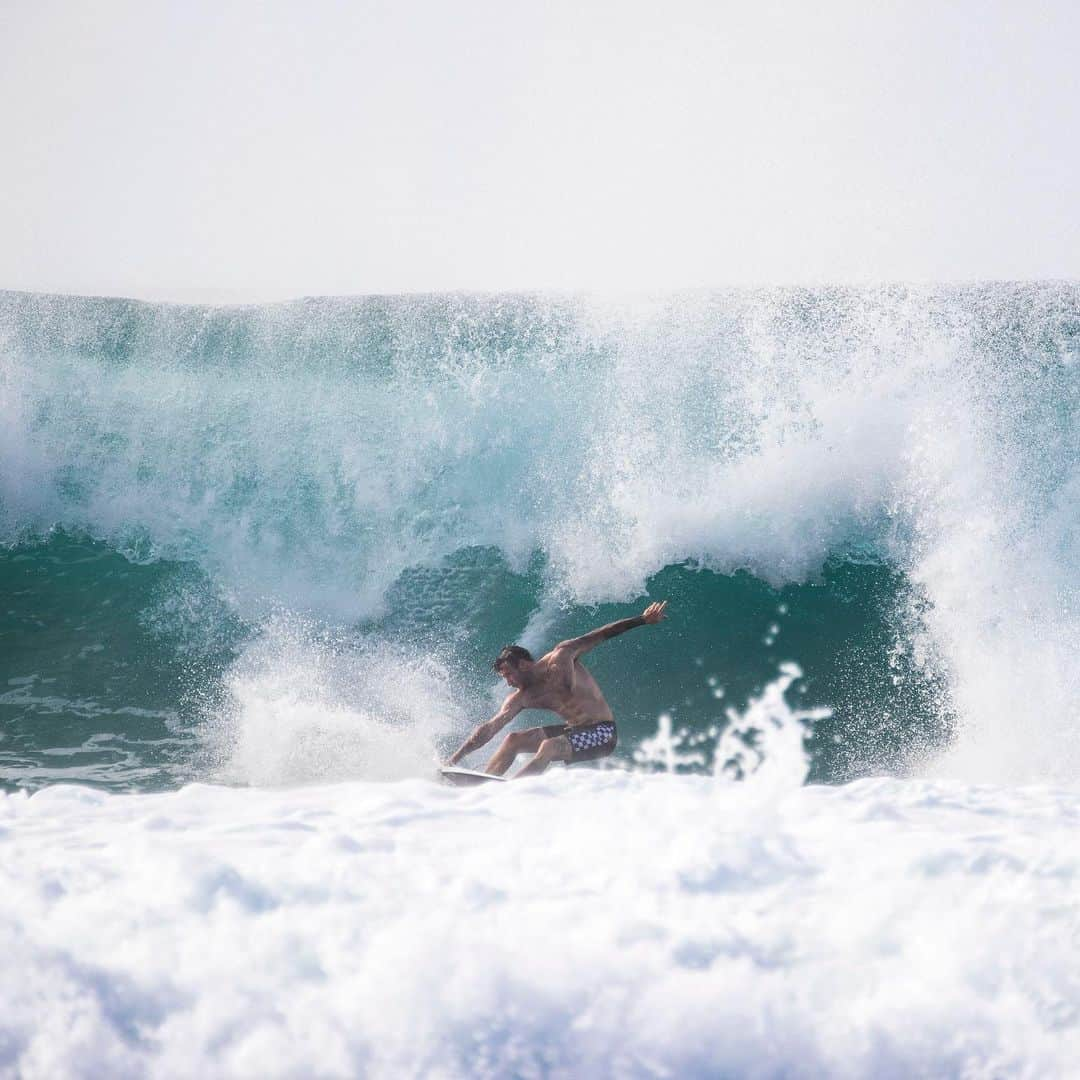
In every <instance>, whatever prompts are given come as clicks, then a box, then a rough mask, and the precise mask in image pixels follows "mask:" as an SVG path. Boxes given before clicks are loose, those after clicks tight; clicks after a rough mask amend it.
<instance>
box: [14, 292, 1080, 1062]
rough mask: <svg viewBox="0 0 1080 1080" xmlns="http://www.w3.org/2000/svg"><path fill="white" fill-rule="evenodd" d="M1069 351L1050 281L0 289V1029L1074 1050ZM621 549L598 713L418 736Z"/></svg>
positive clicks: (370, 1057)
mask: <svg viewBox="0 0 1080 1080" xmlns="http://www.w3.org/2000/svg"><path fill="white" fill-rule="evenodd" d="M1078 361H1080V287H1078V286H1076V285H1072V284H1067V283H1018V284H976V285H971V286H962V287H961V286H947V287H946V286H925V287H909V286H892V287H882V288H873V289H869V288H867V289H826V288H821V289H788V290H781V289H767V290H733V291H727V292H709V293H705V292H695V293H679V294H656V295H647V296H645V295H637V296H622V297H601V296H581V295H573V296H569V295H568V296H529V295H465V294H462V295H454V296H414V297H361V298H313V299H308V300H302V301H295V302H291V303H287V304H274V305H264V306H250V307H235V308H211V307H196V306H183V305H168V304H158V305H151V304H143V303H137V302H134V301H124V300H105V299H90V298H79V297H64V296H45V295H37V294H25V293H0V853H2V857H0V875H2V878H3V888H2V889H0V940H2V942H3V947H4V950H5V954H6V955H7V957H8V958H9V970H10V972H12V973H13V974H12V976H11V977H9V978H8V979H6V980H4V981H3V988H2V990H0V1003H2V1006H3V1007H2V1009H0V1070H2V1072H3V1074H4V1075H11V1076H19V1077H53V1076H58V1075H63V1076H68V1075H70V1076H101V1075H109V1076H161V1077H188V1076H193V1075H200V1076H221V1077H254V1076H259V1077H272V1076H282V1077H292V1076H295V1077H300V1076H327V1077H333V1076H357V1075H365V1076H380V1077H381V1076H386V1077H397V1076H437V1077H447V1078H449V1077H459V1076H492V1077H501V1076H537V1077H540V1076H566V1077H580V1076H593V1075H596V1076H606V1075H610V1076H620V1077H621V1076H626V1077H638V1076H649V1077H653V1076H656V1077H665V1076H671V1077H674V1076H716V1075H735V1076H744V1075H745V1076H760V1077H789V1076H806V1075H808V1076H842V1077H871V1076H873V1077H878V1076H895V1077H901V1076H905V1077H906V1076H912V1075H919V1076H947V1077H953V1076H955V1077H998V1076H1023V1077H1027V1076H1030V1077H1036V1076H1037V1077H1045V1076H1068V1075H1070V1074H1071V1072H1072V1070H1073V1063H1074V1062H1075V1061H1076V1060H1077V1058H1078V1055H1080V977H1078V976H1077V974H1076V973H1077V972H1078V971H1080V904H1078V903H1077V900H1076V895H1077V885H1078V883H1080V842H1078V841H1077V840H1076V829H1077V818H1078V816H1080V790H1078V783H1080V726H1078V725H1080V716H1078V713H1080V706H1078V705H1077V701H1078V700H1080V698H1078V692H1080V668H1078V667H1077V664H1076V662H1075V656H1076V653H1077V645H1078V644H1080V593H1078V586H1080V575H1078V573H1077V566H1078V565H1080V562H1078V558H1077V556H1078V554H1080V552H1078V550H1077V545H1078V531H1077V525H1076V522H1077V520H1078V516H1077V510H1078V501H1080V412H1078V408H1080V367H1078ZM656 599H668V600H669V605H670V606H669V615H670V618H669V620H668V622H666V623H665V624H663V625H662V626H660V627H648V628H641V629H638V630H635V631H634V632H633V633H632V634H628V635H625V636H624V637H621V638H619V639H618V640H616V641H613V642H609V643H606V644H605V645H603V646H602V647H601V648H599V649H597V650H596V651H595V652H594V653H591V654H590V656H589V659H588V661H587V662H588V666H589V667H590V669H591V670H592V671H593V673H594V674H595V675H596V677H597V680H598V682H599V683H600V685H601V686H602V687H603V688H604V691H605V693H606V694H607V696H608V699H609V701H610V703H611V705H612V708H613V710H614V712H615V714H616V716H617V718H618V720H619V725H620V748H619V752H618V754H617V755H616V757H615V758H614V759H612V760H609V761H607V762H604V763H603V764H602V766H601V767H592V766H590V767H578V768H573V769H564V768H557V769H553V770H551V771H550V772H549V773H547V774H545V775H544V776H542V777H539V778H535V779H530V780H527V781H522V782H521V783H520V784H513V783H511V784H507V785H497V786H495V785H493V786H492V787H491V788H481V789H474V790H468V791H466V790H457V789H451V788H447V787H445V786H442V785H440V784H439V783H438V782H437V779H436V766H437V764H438V762H439V761H440V760H442V759H444V758H445V756H446V755H447V754H448V753H449V752H450V751H451V750H453V748H454V747H455V746H456V745H457V744H458V743H459V742H460V740H461V739H462V737H463V736H464V735H465V734H466V733H467V731H468V730H469V729H470V728H471V727H472V726H473V725H475V724H476V723H477V722H478V721H480V720H483V719H486V718H487V717H488V716H490V715H491V713H492V712H493V711H494V709H495V708H496V707H497V705H498V702H499V701H500V700H501V693H502V692H503V691H501V690H500V686H499V685H498V684H497V681H496V680H495V678H494V677H493V676H492V674H491V672H490V661H491V658H492V656H493V655H494V654H495V653H496V652H497V651H498V649H499V648H500V647H501V646H502V645H505V644H507V643H509V642H511V641H517V642H520V643H522V644H524V645H526V646H528V647H529V648H532V649H534V650H535V649H543V648H544V647H545V646H548V645H550V644H553V643H554V642H556V641H558V640H560V639H561V638H564V637H568V636H571V635H573V634H577V633H581V632H583V631H585V630H587V629H590V628H591V627H592V626H595V625H599V624H600V623H603V622H606V621H610V620H611V619H614V618H621V617H625V616H626V615H628V614H634V613H637V612H638V611H640V609H641V608H642V607H643V606H644V605H645V603H647V602H648V601H650V600H656ZM527 719H528V718H527ZM528 722H529V723H534V722H546V719H542V718H541V717H540V716H539V715H537V716H536V717H535V718H533V719H531V720H529V721H528ZM492 749H493V747H492ZM484 760H485V757H484V753H483V752H481V753H478V754H477V755H475V756H474V758H473V759H471V761H470V763H471V764H472V765H474V766H476V767H480V766H482V764H483V761H484Z"/></svg>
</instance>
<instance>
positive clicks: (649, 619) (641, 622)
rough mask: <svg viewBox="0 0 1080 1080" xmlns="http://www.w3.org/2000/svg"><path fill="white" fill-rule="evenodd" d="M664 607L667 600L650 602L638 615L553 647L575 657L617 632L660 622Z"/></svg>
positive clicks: (622, 632) (617, 634) (615, 634)
mask: <svg viewBox="0 0 1080 1080" xmlns="http://www.w3.org/2000/svg"><path fill="white" fill-rule="evenodd" d="M666 608H667V601H666V600H661V601H660V602H659V603H657V604H650V605H649V606H648V607H647V608H646V609H645V610H644V611H643V612H642V613H641V614H640V615H635V616H634V617H633V618H632V619H619V620H618V622H613V623H608V624H607V626H601V627H599V629H596V630H590V631H589V633H587V634H582V635H581V637H576V638H570V639H569V640H568V641H560V642H559V644H558V645H556V646H555V648H556V649H559V650H566V651H567V652H569V653H572V654H573V655H574V656H575V657H577V656H580V655H581V654H582V653H587V652H588V651H589V650H590V649H595V648H596V646H597V645H599V644H600V642H601V641H607V640H608V639H609V638H613V637H618V636H619V634H625V633H626V631H627V630H633V629H634V627H636V626H652V625H654V624H655V623H658V622H660V621H661V620H662V619H664V618H665V614H664V611H665V609H666Z"/></svg>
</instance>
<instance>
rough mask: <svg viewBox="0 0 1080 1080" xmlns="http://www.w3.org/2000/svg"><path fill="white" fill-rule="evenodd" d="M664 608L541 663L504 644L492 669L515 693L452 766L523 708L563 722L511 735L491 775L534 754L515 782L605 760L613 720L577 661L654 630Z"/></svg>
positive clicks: (573, 642)
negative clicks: (641, 630)
mask: <svg viewBox="0 0 1080 1080" xmlns="http://www.w3.org/2000/svg"><path fill="white" fill-rule="evenodd" d="M666 607H667V601H666V600H664V601H663V602H662V603H657V604H650V605H649V606H648V607H647V608H646V609H645V610H644V612H642V614H640V615H636V616H634V618H632V619H620V620H619V621H618V622H613V623H608V625H607V626H601V627H600V629H599V630H593V631H592V632H591V633H588V634H583V635H582V636H581V637H577V638H571V639H570V640H569V641H560V642H559V644H558V645H556V646H555V648H554V649H552V650H551V652H549V653H545V654H544V655H543V656H541V657H540V659H539V660H534V659H533V658H532V654H531V653H530V652H529V650H528V649H523V648H522V647H521V646H520V645H507V646H506V648H505V649H503V650H502V652H500V653H499V655H498V656H497V657H496V658H495V663H494V664H493V665H492V667H493V668H494V670H495V673H496V674H497V675H501V676H502V677H503V678H504V679H505V680H506V682H507V684H508V685H509V686H511V687H513V693H512V694H510V695H509V696H508V697H507V699H506V700H505V701H504V702H503V704H502V708H501V709H499V711H498V712H497V713H496V714H495V715H494V716H493V717H492V718H491V719H490V720H488V721H487V723H485V724H481V725H480V726H479V727H477V728H476V730H475V731H474V732H473V733H472V734H471V735H470V736H469V737H468V738H467V739H466V740H465V742H464V743H462V745H461V747H460V749H458V750H457V752H456V753H455V754H454V755H453V757H451V758H450V764H451V765H456V764H457V763H458V762H459V761H460V760H461V759H462V758H463V757H465V755H466V754H471V753H472V752H473V751H474V750H477V749H479V748H480V747H481V746H483V745H484V744H485V743H486V742H488V741H489V740H490V739H491V738H492V736H493V735H495V733H496V732H497V731H500V730H501V729H502V728H504V727H506V725H507V724H509V723H510V721H511V720H513V719H514V717H515V716H517V714H518V713H519V712H521V710H522V709H550V710H551V712H553V713H557V714H558V715H559V716H560V717H562V719H563V720H565V721H566V723H564V724H550V725H548V726H547V727H536V728H528V729H527V730H525V731H513V732H511V733H510V734H509V735H507V736H506V738H505V739H503V741H502V745H501V746H500V747H499V749H498V750H497V751H496V752H495V756H494V757H493V758H492V759H491V760H490V761H489V762H488V767H487V771H488V772H489V773H492V774H493V775H495V776H502V774H503V773H504V772H506V770H507V769H509V768H510V766H511V765H512V764H513V763H514V759H515V758H516V757H517V756H518V754H523V753H530V754H535V757H533V759H532V761H530V762H529V763H528V765H526V766H525V767H524V768H523V769H522V770H521V772H519V773H518V774H517V776H516V777H514V779H515V780H516V779H519V778H520V777H522V776H535V775H536V774H537V773H542V772H543V771H544V770H545V769H546V768H547V767H548V765H550V764H551V762H553V761H565V762H568V763H570V764H573V763H575V762H578V761H591V760H592V759H593V758H601V757H607V755H608V754H610V753H612V752H613V751H614V749H615V745H616V742H617V741H618V732H617V731H616V728H615V717H614V715H613V714H612V712H611V708H610V706H609V705H608V703H607V702H606V701H605V700H604V695H603V694H602V693H600V687H599V686H597V685H596V680H595V679H594V678H593V677H592V676H591V675H590V674H589V673H588V671H586V670H585V668H584V667H583V666H582V663H581V659H580V657H581V656H582V655H583V654H584V653H587V652H588V651H589V650H590V649H594V648H595V647H596V646H597V645H599V644H600V642H601V641H607V640H608V638H613V637H617V636H618V635H619V634H625V633H626V631H627V630H633V629H634V627H635V626H652V625H654V624H655V623H658V622H660V621H661V620H662V619H663V618H664V609H665V608H666Z"/></svg>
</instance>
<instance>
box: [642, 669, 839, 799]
mask: <svg viewBox="0 0 1080 1080" xmlns="http://www.w3.org/2000/svg"><path fill="white" fill-rule="evenodd" d="M802 675H803V673H802V670H801V669H800V668H799V666H798V665H797V664H794V663H791V662H790V661H788V662H786V663H783V664H781V665H780V674H779V676H778V677H777V678H776V679H774V680H773V681H772V682H770V683H769V684H768V685H767V686H766V687H765V688H764V690H762V692H761V693H760V694H759V695H757V696H754V697H751V698H750V700H749V701H748V702H747V703H746V706H745V708H744V709H742V710H739V709H734V708H728V709H726V710H725V719H726V724H723V725H720V724H714V725H711V726H710V727H709V728H707V729H706V730H704V731H691V730H690V729H689V728H685V727H684V728H681V729H679V730H675V729H674V728H673V722H672V717H671V714H670V713H661V714H660V716H659V717H658V718H657V730H656V734H655V735H653V736H651V737H649V738H644V739H642V740H640V742H639V743H638V745H637V747H636V748H635V749H634V762H635V764H637V765H638V766H640V767H643V768H646V769H656V768H659V769H662V770H664V771H666V772H669V773H672V772H706V771H707V772H711V773H712V774H713V775H714V776H716V777H717V778H718V779H720V780H723V781H728V782H731V781H747V780H750V779H751V778H752V780H753V785H754V787H755V788H757V789H759V790H764V789H770V790H774V791H777V792H781V791H785V790H790V789H791V788H794V787H798V786H799V785H800V784H803V783H804V782H805V781H806V778H807V776H808V775H809V773H810V767H811V758H810V755H809V753H808V752H807V748H806V744H807V742H808V740H809V739H810V738H811V737H812V735H813V728H814V724H815V723H816V722H818V721H821V720H827V719H828V718H829V717H830V716H832V710H831V709H829V708H827V707H825V706H819V707H816V708H810V709H807V708H795V707H792V706H791V705H790V704H789V703H788V701H787V698H786V695H787V694H788V692H789V691H790V690H791V688H792V686H793V684H794V683H795V682H796V681H797V680H799V679H801V678H802ZM712 682H713V684H714V689H715V680H712Z"/></svg>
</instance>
